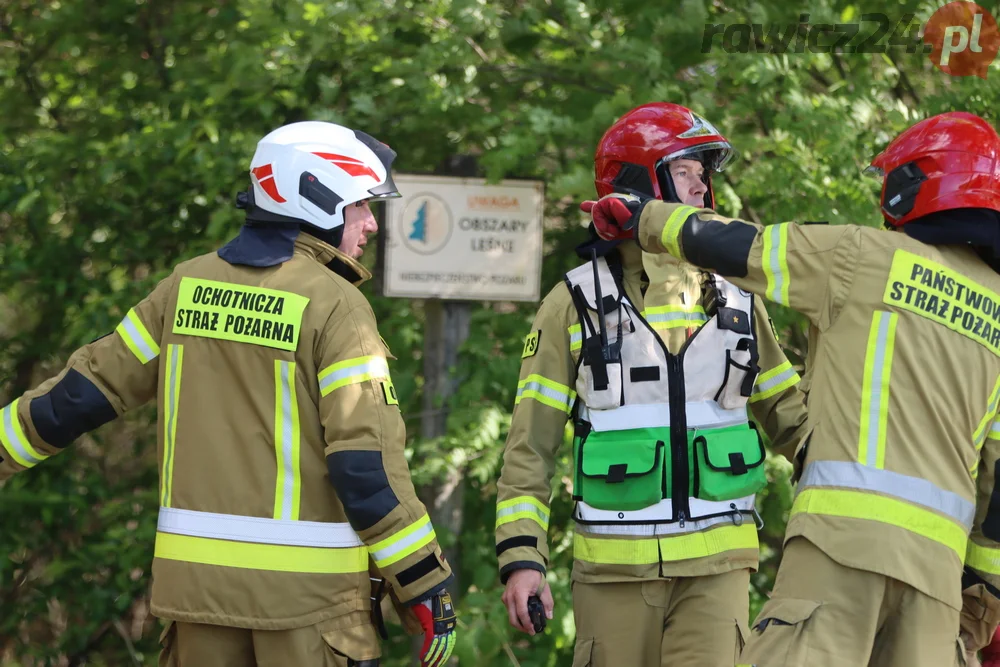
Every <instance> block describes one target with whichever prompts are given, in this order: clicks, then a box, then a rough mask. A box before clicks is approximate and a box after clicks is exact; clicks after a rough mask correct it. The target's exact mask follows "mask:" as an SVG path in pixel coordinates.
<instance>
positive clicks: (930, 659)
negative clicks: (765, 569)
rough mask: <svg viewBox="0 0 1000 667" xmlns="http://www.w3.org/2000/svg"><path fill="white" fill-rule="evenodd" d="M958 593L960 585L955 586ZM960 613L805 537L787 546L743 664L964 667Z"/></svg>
mask: <svg viewBox="0 0 1000 667" xmlns="http://www.w3.org/2000/svg"><path fill="white" fill-rule="evenodd" d="M955 585H956V586H959V585H960V583H959V582H958V581H956V582H955ZM958 620H959V612H958V610H957V609H953V608H952V607H949V606H948V605H946V604H944V603H943V602H940V601H939V600H936V599H934V598H932V597H929V596H927V595H924V594H923V593H921V592H920V591H918V590H916V589H915V588H913V587H912V586H908V585H907V584H904V583H903V582H901V581H898V580H896V579H893V578H891V577H887V576H885V575H882V574H877V573H875V572H867V571H865V570H858V569H855V568H851V567H846V566H844V565H840V564H839V563H837V562H836V561H834V560H833V559H831V558H830V557H829V556H827V555H826V554H825V553H823V551H822V550H820V549H819V547H817V546H815V545H814V544H813V543H812V542H810V541H808V540H807V539H806V538H804V537H794V538H792V539H791V540H789V541H788V543H787V544H786V545H785V549H784V554H783V556H782V561H781V565H780V566H779V568H778V578H777V580H776V581H775V584H774V592H773V594H772V596H771V599H770V600H768V602H767V603H766V604H765V605H764V607H763V609H761V611H760V613H759V614H758V615H757V618H756V619H755V620H754V624H753V627H752V628H751V630H750V637H749V639H748V641H747V646H746V648H745V649H744V651H743V655H742V658H741V662H742V663H743V664H746V665H756V667H792V666H794V667H800V666H801V665H809V667H860V666H863V665H868V666H869V667H950V666H952V665H963V664H965V659H964V656H965V651H964V649H963V647H962V644H961V642H960V641H959V638H958V632H959V627H958Z"/></svg>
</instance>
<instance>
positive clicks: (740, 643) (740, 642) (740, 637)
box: [733, 621, 747, 665]
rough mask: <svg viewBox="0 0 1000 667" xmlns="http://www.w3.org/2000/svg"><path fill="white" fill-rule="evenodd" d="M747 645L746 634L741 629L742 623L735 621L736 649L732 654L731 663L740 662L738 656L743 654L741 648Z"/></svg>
mask: <svg viewBox="0 0 1000 667" xmlns="http://www.w3.org/2000/svg"><path fill="white" fill-rule="evenodd" d="M746 645H747V634H746V630H744V629H743V624H742V623H740V622H739V621H736V650H735V652H734V654H733V664H734V665H738V664H740V656H741V655H743V649H744V648H746Z"/></svg>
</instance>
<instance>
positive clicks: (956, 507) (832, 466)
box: [796, 461, 976, 530]
mask: <svg viewBox="0 0 1000 667" xmlns="http://www.w3.org/2000/svg"><path fill="white" fill-rule="evenodd" d="M815 486H836V487H843V488H848V489H858V490H860V491H876V492H878V493H884V494H885V495H887V496H892V497H894V498H899V499H900V500H905V501H907V502H909V503H913V504H915V505H921V506H923V507H927V508H929V509H932V510H935V511H937V512H940V513H941V514H944V515H945V516H947V517H949V518H951V519H953V520H954V521H956V522H958V523H959V524H961V525H962V526H964V527H965V528H966V530H971V529H972V520H973V518H974V517H975V515H976V506H975V505H974V504H973V503H972V502H970V501H968V500H965V499H964V498H962V497H961V496H959V495H958V494H957V493H953V492H951V491H945V490H944V489H941V488H938V487H937V486H935V485H934V484H932V483H931V482H929V481H927V480H926V479H920V478H919V477H910V476H908V475H902V474H900V473H898V472H892V471H891V470H884V469H879V468H872V467H870V466H866V465H862V464H860V463H854V462H851V461H813V462H812V463H809V464H808V465H806V469H805V472H804V473H803V474H802V479H801V480H800V481H799V486H798V489H797V490H796V494H798V493H800V492H801V491H803V490H804V489H807V488H809V487H815Z"/></svg>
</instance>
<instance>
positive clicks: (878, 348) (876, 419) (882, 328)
mask: <svg viewBox="0 0 1000 667" xmlns="http://www.w3.org/2000/svg"><path fill="white" fill-rule="evenodd" d="M875 317H876V318H878V333H877V334H876V337H875V351H874V357H873V359H872V361H871V374H872V376H871V378H872V379H871V385H870V388H871V398H870V399H869V400H870V402H869V403H868V414H867V415H862V416H861V418H862V419H867V420H868V431H867V434H868V447H867V451H866V456H865V462H866V463H867V464H868V465H869V466H872V467H874V466H875V465H876V464H877V461H878V453H879V433H881V432H882V431H881V428H880V426H881V424H882V419H881V418H882V414H883V413H882V375H883V374H884V373H885V371H886V368H885V365H886V348H887V342H888V339H889V327H890V326H891V324H892V315H891V314H890V313H880V312H876V313H875ZM890 361H891V358H890ZM866 365H867V364H866Z"/></svg>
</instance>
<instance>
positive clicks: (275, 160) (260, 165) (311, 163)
mask: <svg viewBox="0 0 1000 667" xmlns="http://www.w3.org/2000/svg"><path fill="white" fill-rule="evenodd" d="M395 157H396V152H395V151H393V150H392V149H391V148H389V147H388V146H386V145H385V144H383V143H382V142H380V141H378V140H377V139H375V138H374V137H372V136H370V135H368V134H365V133H364V132H359V131H357V130H352V129H350V128H346V127H343V126H341V125H336V124H334V123H326V122H320V121H304V122H300V123H291V124H290V125H285V126H282V127H279V128H278V129H276V130H274V131H273V132H271V133H270V134H268V135H267V136H266V137H264V138H263V139H261V140H260V141H259V142H258V143H257V151H256V152H255V153H254V156H253V160H252V161H251V162H250V180H251V181H252V183H253V206H254V207H255V208H257V209H262V210H263V211H266V212H268V213H271V214H273V215H274V216H275V219H277V220H281V219H284V220H286V221H298V222H302V223H305V224H308V225H312V226H314V227H317V228H319V229H322V230H338V228H340V227H342V226H343V224H344V207H346V206H349V205H351V204H355V203H357V202H360V201H362V200H365V199H385V198H391V197H399V196H400V195H399V192H398V191H397V190H396V184H395V183H393V182H392V173H391V168H392V161H393V159H395ZM269 217H270V216H269Z"/></svg>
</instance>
